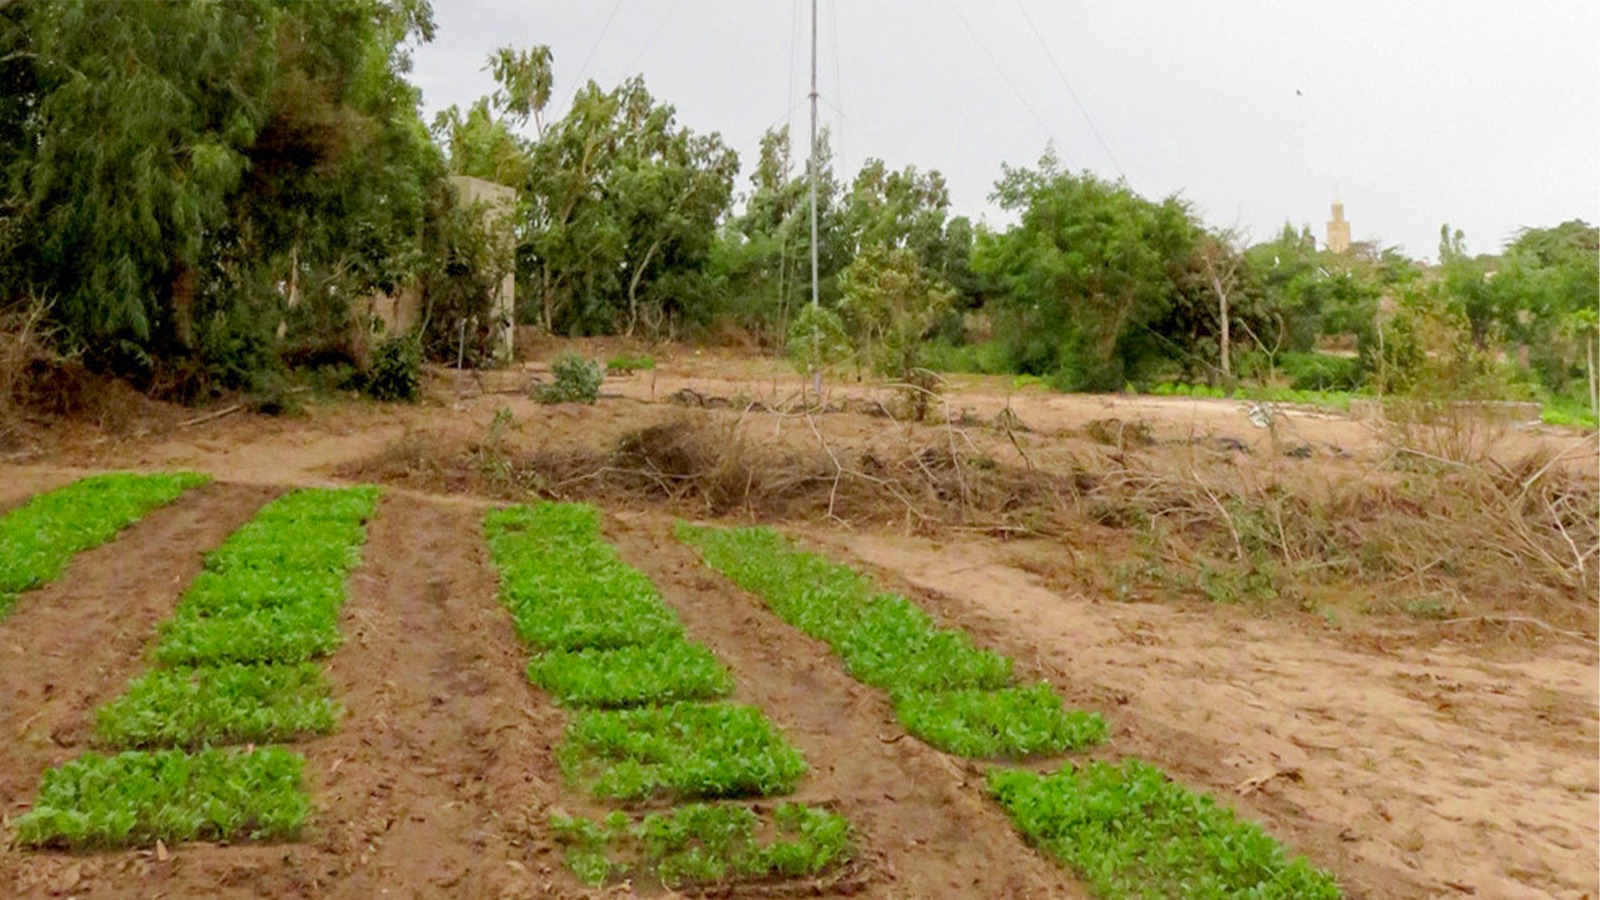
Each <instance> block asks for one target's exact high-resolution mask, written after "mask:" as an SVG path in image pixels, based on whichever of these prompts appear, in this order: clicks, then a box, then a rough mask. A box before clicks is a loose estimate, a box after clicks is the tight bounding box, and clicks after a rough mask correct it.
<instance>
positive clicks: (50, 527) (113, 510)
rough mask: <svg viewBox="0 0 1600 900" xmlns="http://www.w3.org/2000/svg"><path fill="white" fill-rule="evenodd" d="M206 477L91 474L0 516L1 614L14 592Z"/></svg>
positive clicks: (14, 598)
mask: <svg viewBox="0 0 1600 900" xmlns="http://www.w3.org/2000/svg"><path fill="white" fill-rule="evenodd" d="M205 482H206V477H205V476H204V475H196V474H194V473H192V472H178V473H173V474H158V475H138V474H133V473H127V472H116V473H111V474H106V475H94V476H91V477H89V478H85V479H83V480H81V481H76V482H74V483H72V484H69V485H67V486H66V487H64V488H61V489H59V490H54V491H50V492H49V493H46V494H40V495H39V496H37V497H34V498H33V499H32V500H30V501H28V502H27V503H26V504H23V505H22V506H21V507H19V508H18V509H15V510H12V511H11V513H10V514H8V515H7V516H6V517H5V518H3V519H0V549H3V550H4V552H0V619H4V618H5V617H6V613H8V612H10V611H11V607H12V606H13V605H15V604H16V601H17V597H18V595H20V594H22V593H23V592H24V591H29V590H32V589H34V588H36V587H39V586H40V585H43V584H45V583H47V582H49V581H52V580H53V579H55V577H56V576H57V575H60V574H61V569H62V568H63V567H64V566H65V565H66V564H67V562H68V561H69V560H71V559H72V557H74V556H76V555H78V554H79V553H80V552H82V551H84V550H88V549H89V548H91V547H98V546H100V545H101V544H104V543H105V542H106V541H109V540H111V539H112V538H113V537H115V536H116V535H117V533H118V532H120V531H121V530H122V529H124V528H126V527H128V526H129V525H132V524H133V523H134V522H137V521H138V520H139V519H141V518H143V517H144V515H145V514H146V513H148V512H150V511H151V510H153V509H155V508H157V507H159V506H164V505H166V504H168V503H171V502H172V501H173V500H176V499H178V497H179V495H181V494H182V493H183V492H184V491H186V490H188V489H189V488H192V487H196V486H198V485H201V484H204V483H205Z"/></svg>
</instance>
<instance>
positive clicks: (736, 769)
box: [484, 503, 851, 887]
mask: <svg viewBox="0 0 1600 900" xmlns="http://www.w3.org/2000/svg"><path fill="white" fill-rule="evenodd" d="M484 524H485V531H486V533H487V535H488V540H489V546H490V549H491V552H492V555H493V558H494V563H495V565H496V567H497V568H499V570H500V575H501V583H500V596H501V599H502V601H503V602H504V603H505V605H506V607H507V608H508V609H509V610H510V612H511V615H512V618H513V620H514V622H515V624H516V629H517V633H518V635H520V636H521V637H522V639H523V640H524V641H526V642H527V643H528V644H529V645H530V647H532V648H533V649H534V650H535V652H536V655H535V657H534V659H533V661H532V662H531V663H530V664H529V665H528V677H529V679H530V680H531V681H533V683H535V684H537V685H539V686H541V687H543V688H544V689H545V690H547V691H548V692H549V693H550V694H551V695H552V696H553V697H555V699H556V700H557V702H558V703H560V704H561V705H562V706H564V707H566V708H568V709H570V710H571V711H572V717H571V719H570V721H569V723H568V725H567V728H566V732H565V734H564V736H563V738H562V742H561V745H560V746H559V747H558V748H557V750H556V758H557V760H558V762H559V763H560V766H561V769H562V771H563V773H564V774H565V775H566V777H567V779H568V780H569V782H570V783H571V785H572V786H573V788H574V789H575V790H578V791H581V792H583V793H585V794H587V795H588V796H589V797H590V798H592V799H593V800H595V801H599V802H602V803H610V804H616V805H618V807H619V808H614V809H612V810H611V811H610V812H609V813H608V814H606V815H603V816H599V817H596V818H586V817H582V816H568V815H558V816H556V817H555V818H554V820H553V821H552V826H553V827H554V829H555V831H556V834H557V836H558V838H559V839H560V840H561V842H562V843H563V844H565V845H566V846H567V859H568V862H569V864H570V865H571V866H572V868H573V870H574V871H575V872H576V873H577V874H578V876H579V877H580V878H582V879H584V880H585V881H588V882H591V883H594V884H601V883H605V882H607V881H616V880H620V879H623V878H632V879H635V880H638V879H643V880H646V881H648V880H652V879H653V880H656V881H659V882H660V883H662V884H664V885H667V886H669V887H678V886H682V885H691V884H698V885H705V884H711V883H726V882H729V881H760V880H772V879H784V878H798V877H806V876H815V875H818V874H821V873H823V872H825V871H827V870H830V869H832V868H835V867H837V866H840V865H842V864H843V863H844V862H845V861H846V860H847V859H848V856H849V854H850V848H851V834H850V828H849V826H848V824H847V823H846V822H845V820H844V819H843V818H842V817H840V816H839V815H838V814H836V813H834V812H832V811H830V810H827V809H824V808H820V807H812V806H805V805H801V804H797V803H779V804H778V805H777V806H775V807H771V808H768V809H764V810H761V809H758V808H756V807H755V806H752V805H747V804H744V803H737V802H727V801H730V800H734V799H737V798H774V797H781V796H783V795H785V794H788V793H790V792H792V791H793V790H794V789H795V787H796V786H797V785H798V783H799V781H800V779H801V778H803V777H804V776H805V774H806V772H807V771H808V768H807V765H806V762H805V760H804V759H803V758H802V757H801V755H800V753H799V752H798V751H796V750H795V749H794V747H792V746H791V745H790V744H789V742H788V741H787V740H786V739H785V738H784V736H783V734H782V733H781V732H779V731H778V729H777V728H776V727H774V726H773V724H772V722H771V721H770V720H768V719H767V717H766V716H765V715H763V714H762V712H761V711H760V710H758V709H756V708H754V707H750V706H744V705H740V704H736V703H731V702H728V701H727V700H726V699H724V698H726V697H727V695H728V694H729V693H730V692H731V691H732V690H733V680H732V678H731V677H730V676H729V675H728V672H727V670H726V669H725V668H724V667H723V665H722V663H721V662H720V661H718V660H717V658H716V657H715V655H713V654H712V653H711V651H710V650H708V649H707V648H706V647H704V646H703V645H701V644H697V643H694V642H691V641H689V640H688V639H687V638H686V637H685V635H684V632H683V625H682V624H681V623H680V622H679V620H678V618H677V616H676V615H675V614H674V613H673V611H672V609H671V607H669V606H668V605H667V604H666V602H665V601H664V600H663V599H662V598H661V595H660V594H659V593H658V592H657V591H656V589H655V586H654V585H652V584H651V582H650V580H649V579H648V578H646V577H645V576H644V575H643V574H642V573H640V572H639V571H638V570H636V569H633V568H631V567H629V566H627V565H626V564H624V563H623V562H622V561H621V559H619V558H618V556H617V554H616V551H615V550H614V549H613V548H612V547H611V546H610V545H609V544H607V543H605V542H604V541H603V540H602V539H601V536H600V519H599V514H598V512H597V511H596V510H595V509H594V508H593V507H591V506H586V505H581V504H553V503H546V504H539V505H537V506H532V507H529V506H518V507H513V508H510V509H504V510H498V511H495V512H492V513H490V514H489V516H488V517H487V519H486V520H485V523H484ZM711 801H722V802H711ZM661 803H667V804H673V805H671V806H670V808H668V809H666V810H665V811H652V812H648V813H644V814H639V808H640V807H642V806H645V805H648V804H661Z"/></svg>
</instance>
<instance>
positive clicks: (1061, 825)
mask: <svg viewBox="0 0 1600 900" xmlns="http://www.w3.org/2000/svg"><path fill="white" fill-rule="evenodd" d="M988 786H989V792H990V793H991V794H992V795H993V796H994V797H995V799H997V800H998V801H999V802H1000V805H1001V806H1002V807H1004V808H1005V810H1006V812H1007V813H1008V814H1010V816H1011V819H1012V821H1013V822H1014V823H1015V824H1016V826H1017V829H1018V830H1020V831H1021V832H1022V833H1023V834H1024V835H1025V836H1027V838H1028V839H1029V840H1030V841H1032V842H1033V843H1034V844H1036V845H1038V846H1039V847H1042V848H1043V849H1045V850H1047V851H1049V852H1051V853H1053V854H1055V855H1056V856H1058V857H1059V858H1060V859H1061V860H1062V861H1063V862H1065V863H1066V864H1068V865H1069V866H1071V867H1072V868H1073V869H1075V870H1077V872H1078V873H1079V874H1080V875H1081V876H1082V877H1083V878H1084V880H1085V881H1087V882H1089V884H1090V885H1091V886H1092V887H1093V889H1094V891H1095V893H1096V894H1097V895H1098V896H1100V897H1104V898H1106V900H1145V898H1158V897H1194V898H1201V900H1231V898H1235V897H1250V898H1259V900H1337V898H1338V897H1339V895H1340V894H1339V886H1338V883H1337V882H1335V881H1334V879H1333V877H1332V876H1331V875H1329V874H1328V873H1327V872H1323V871H1321V870H1319V869H1316V868H1314V867H1312V866H1311V865H1310V864H1309V863H1307V862H1306V861H1305V859H1304V858H1298V859H1293V860H1291V859H1289V856H1288V853H1287V851H1286V850H1285V849H1284V847H1283V845H1282V844H1279V843H1278V842H1277V841H1276V840H1274V839H1273V838H1272V836H1271V835H1269V834H1267V833H1266V831H1264V830H1263V829H1262V828H1261V827H1260V826H1259V825H1256V824H1255V823H1253V822H1247V821H1240V820H1239V819H1238V818H1237V817H1236V816H1235V815H1234V813H1233V811H1232V810H1230V809H1227V808H1224V807H1220V806H1218V805H1217V804H1216V803H1215V801H1213V800H1212V799H1211V798H1210V797H1207V796H1204V795H1200V794H1195V793H1192V792H1190V791H1189V790H1188V789H1186V788H1184V787H1183V786H1182V785H1180V784H1177V783H1176V782H1173V781H1171V780H1169V779H1168V778H1167V777H1166V776H1165V775H1164V774H1162V772H1161V771H1160V770H1159V769H1156V768H1154V767H1152V766H1149V765H1146V764H1144V763H1141V762H1139V761H1138V760H1128V761H1126V762H1124V763H1123V764H1122V765H1120V766H1116V765H1111V764H1109V763H1103V762H1091V763H1089V764H1088V765H1086V766H1084V767H1082V768H1078V769H1071V768H1066V769H1062V770H1061V771H1059V772H1057V773H1055V774H1053V775H1036V774H1034V773H1032V772H1026V771H1019V770H1013V769H999V768H996V769H992V770H990V772H989V776H988Z"/></svg>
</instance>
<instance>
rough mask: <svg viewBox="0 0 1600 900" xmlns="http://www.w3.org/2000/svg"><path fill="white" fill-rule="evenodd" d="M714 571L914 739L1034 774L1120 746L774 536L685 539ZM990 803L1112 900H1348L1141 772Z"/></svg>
mask: <svg viewBox="0 0 1600 900" xmlns="http://www.w3.org/2000/svg"><path fill="white" fill-rule="evenodd" d="M679 537H680V539H682V540H683V541H684V542H686V543H688V544H689V545H690V546H692V547H694V548H696V549H697V550H698V551H699V552H700V554H701V557H702V558H703V559H704V560H705V562H706V563H707V565H709V566H711V567H712V568H713V569H716V570H717V571H719V572H721V573H722V574H724V575H726V576H727V577H728V578H730V579H732V580H733V581H734V582H736V583H737V584H739V585H740V586H741V587H743V588H745V589H746V590H748V591H750V592H751V593H754V594H756V595H758V596H759V597H761V598H762V600H764V601H765V602H766V603H767V605H768V606H770V607H771V608H772V610H773V611H774V612H776V613H777V614H778V615H779V616H780V617H782V618H783V619H784V620H785V621H787V622H789V623H790V624H792V625H794V626H795V627H796V628H799V629H800V630H802V631H804V632H806V633H807V634H810V635H812V636H813V637H816V638H819V639H821V640H822V641H824V642H826V643H827V644H828V645H829V646H830V647H832V648H833V650H834V652H835V653H837V654H838V655H839V656H840V657H841V658H842V659H843V660H844V663H845V667H846V668H847V669H848V670H849V672H850V674H851V675H852V676H854V677H855V678H857V679H858V680H860V681H862V682H863V683H866V684H870V685H873V686H876V687H880V688H883V689H884V690H887V691H888V692H889V694H890V696H891V697H892V699H893V702H894V710H895V714H896V716H898V717H899V719H900V721H901V724H903V725H904V726H905V728H906V730H907V731H909V732H911V733H912V734H914V735H916V736H917V737H919V738H921V739H922V740H924V741H926V742H927V743H928V744H930V745H932V746H934V747H937V748H939V749H941V750H944V751H945V752H947V753H952V754H955V755H957V756H963V757H968V758H976V759H1005V760H1017V761H1020V760H1023V759H1027V758H1033V757H1042V756H1049V755H1053V754H1058V753H1062V752H1065V751H1072V750H1079V749H1083V748H1087V747H1090V746H1093V745H1095V744H1098V743H1101V742H1103V741H1104V740H1105V738H1106V725H1105V722H1104V721H1103V720H1102V719H1100V717H1099V716H1096V715H1094V714H1092V713H1086V712H1082V711H1077V710H1065V709H1063V707H1062V702H1061V698H1060V697H1059V696H1058V695H1057V694H1056V693H1055V692H1054V691H1052V690H1051V689H1050V687H1049V685H1046V684H1032V685H1020V686H1019V685H1014V684H1013V683H1012V672H1011V670H1012V660H1010V659H1008V658H1006V657H1002V656H999V655H997V654H994V653H991V652H989V651H986V650H980V649H976V648H974V647H973V646H972V644H971V642H970V640H969V639H968V638H967V636H966V635H965V634H964V633H962V632H959V631H953V630H949V629H940V628H937V627H935V626H934V624H933V621H932V619H931V618H930V617H929V616H928V615H927V614H926V613H924V612H923V611H922V610H921V608H919V607H917V606H915V605H914V604H912V603H911V602H910V601H908V600H906V599H905V598H904V597H899V596H896V595H893V594H884V593H879V592H878V591H877V588H876V586H875V585H874V584H873V582H872V581H871V579H869V578H866V577H865V576H863V575H861V574H860V573H857V572H855V571H853V570H851V569H850V568H848V567H845V566H839V565H835V564H834V563H832V562H829V561H828V560H826V559H824V558H822V557H820V556H816V555H814V554H810V553H805V552H802V551H799V550H797V549H795V548H794V547H793V546H792V545H790V544H789V542H788V541H786V540H785V539H784V538H783V537H782V536H781V535H779V534H778V533H777V532H774V531H772V530H771V529H767V528H733V529H727V528H696V527H691V526H687V525H684V526H680V527H679ZM987 783H988V789H989V793H990V795H991V796H992V797H994V799H995V800H997V801H998V802H999V803H1000V805H1001V806H1002V807H1004V808H1005V810H1006V812H1007V813H1008V814H1009V815H1010V817H1011V819H1012V821H1013V823H1014V824H1015V825H1016V827H1017V829H1018V830H1019V831H1021V832H1022V834H1023V835H1025V836H1026V837H1027V838H1028V839H1029V840H1030V841H1031V842H1033V843H1034V844H1035V845H1036V846H1039V847H1041V848H1043V849H1045V850H1046V851H1048V852H1050V853H1052V854H1053V855H1055V856H1056V857H1057V858H1059V859H1060V860H1062V861H1063V862H1064V863H1066V864H1068V865H1069V866H1071V867H1072V868H1073V869H1074V870H1075V871H1076V872H1077V873H1078V874H1079V876H1080V877H1082V878H1083V879H1084V881H1086V882H1087V883H1088V884H1089V885H1090V886H1092V887H1093V888H1094V890H1095V892H1096V893H1097V894H1098V895H1099V896H1102V897H1106V898H1144V897H1198V898H1224V897H1244V896H1248V897H1252V898H1263V900H1265V898H1282V900H1318V898H1337V897H1338V896H1339V889H1338V885H1337V884H1336V883H1335V881H1334V879H1333V878H1332V876H1330V875H1329V874H1327V873H1326V872H1322V871H1319V870H1317V869H1315V868H1313V867H1312V866H1310V865H1309V864H1308V863H1307V862H1306V861H1305V860H1304V859H1303V858H1294V859H1291V858H1290V857H1289V854H1288V853H1287V851H1286V850H1285V848H1284V847H1283V845H1282V844H1280V843H1278V842H1277V841H1276V840H1274V839H1273V838H1272V837H1271V836H1270V835H1268V834H1267V833H1266V832H1265V831H1263V830H1262V829H1261V828H1260V826H1258V825H1256V824H1254V823H1252V822H1247V821H1241V820H1240V819H1238V818H1237V817H1235V815H1234V814H1233V812H1232V811H1231V810H1228V809H1225V808H1223V807H1219V806H1217V805H1216V804H1215V803H1214V802H1213V801H1212V800H1211V799H1210V798H1209V797H1205V796H1203V795H1198V794H1195V793H1193V792H1191V791H1189V790H1188V789H1186V788H1184V787H1183V786H1181V785H1179V784H1178V783H1176V782H1174V781H1172V780H1171V779H1169V778H1167V777H1166V776H1165V775H1164V774H1163V773H1162V772H1160V771H1159V770H1158V769H1156V768H1155V767H1153V766H1150V765H1147V764H1145V763H1142V762H1140V761H1138V760H1136V759H1128V760H1125V761H1124V762H1123V763H1121V764H1120V765H1115V764H1111V763H1107V762H1103V761H1099V760H1091V761H1086V762H1084V763H1081V764H1074V763H1071V762H1069V763H1068V764H1066V765H1065V766H1063V767H1062V768H1061V769H1060V770H1059V771H1057V772H1055V773H1054V774H1047V775H1041V774H1037V773H1035V772H1034V771H1032V770H1030V769H1027V768H1021V767H1015V766H1007V765H996V766H994V767H993V768H991V769H990V770H989V773H988V778H987Z"/></svg>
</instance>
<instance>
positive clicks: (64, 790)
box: [14, 747, 311, 850]
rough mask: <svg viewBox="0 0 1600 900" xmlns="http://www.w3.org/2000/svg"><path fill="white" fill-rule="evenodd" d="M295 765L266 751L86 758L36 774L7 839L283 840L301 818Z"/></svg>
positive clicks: (74, 842)
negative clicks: (40, 778)
mask: <svg viewBox="0 0 1600 900" xmlns="http://www.w3.org/2000/svg"><path fill="white" fill-rule="evenodd" d="M304 767H305V760H304V758H302V757H300V756H297V755H295V754H293V753H290V752H288V751H287V750H281V749H278V748H276V747H267V748H263V749H259V750H255V751H253V752H249V753H240V752H233V751H224V750H205V751H202V752H199V753H194V754H190V753H186V752H184V751H182V750H160V751H156V752H141V751H131V752H128V753H120V754H118V755H116V756H111V757H103V756H99V755H96V754H93V753H87V754H84V755H83V756H82V757H80V758H78V759H76V760H74V761H72V762H69V763H67V764H65V765H63V766H60V767H58V768H55V769H51V770H50V771H48V772H46V773H45V776H44V782H43V784H42V785H41V786H40V788H39V794H38V797H37V799H36V800H35V802H34V806H33V809H31V810H29V811H28V812H26V813H23V814H22V815H21V816H19V817H17V819H16V820H15V822H14V825H15V833H16V840H17V843H18V844H19V845H21V846H24V847H60V848H66V849H70V850H101V849H112V848H118V847H148V846H152V845H154V844H155V842H156V841H163V842H166V843H169V844H171V843H177V842H181V841H198V840H212V841H246V840H248V841H279V840H292V839H294V838H295V837H298V836H299V834H300V831H301V829H302V828H303V827H304V826H305V822H306V818H307V816H309V815H310V812H311V801H310V798H308V797H307V796H306V794H305V792H304V791H303V790H302V789H301V787H300V782H301V772H302V770H303V769H304Z"/></svg>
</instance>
